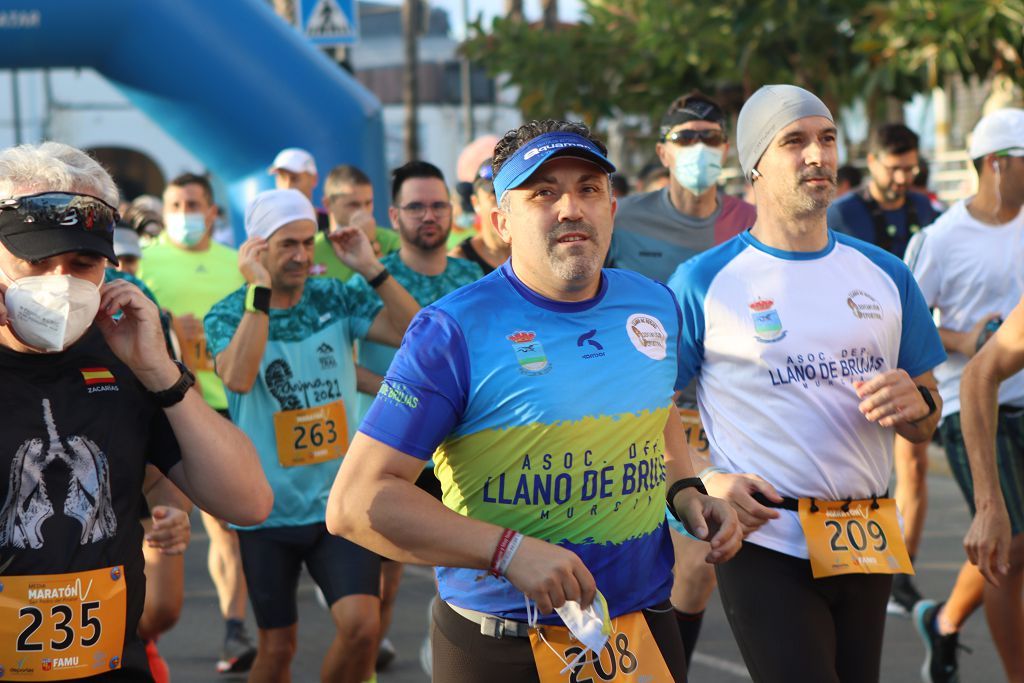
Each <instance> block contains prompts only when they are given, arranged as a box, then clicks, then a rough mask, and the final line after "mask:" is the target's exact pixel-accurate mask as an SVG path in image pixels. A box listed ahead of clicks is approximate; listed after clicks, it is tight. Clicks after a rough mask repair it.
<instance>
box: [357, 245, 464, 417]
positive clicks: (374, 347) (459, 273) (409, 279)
mask: <svg viewBox="0 0 1024 683" xmlns="http://www.w3.org/2000/svg"><path fill="white" fill-rule="evenodd" d="M380 262H381V263H383V264H384V267H385V268H387V269H388V270H389V271H390V272H391V276H392V277H394V278H395V280H396V281H397V282H398V284H400V285H402V286H403V287H405V289H406V291H407V292H409V294H410V295H412V298H413V299H416V303H418V304H419V305H420V306H428V305H430V304H432V303H434V302H435V301H437V300H438V299H440V298H441V297H443V296H445V295H447V294H451V293H452V292H454V291H455V290H456V289H458V288H459V287H463V286H465V285H468V284H470V283H473V282H476V281H477V280H479V279H480V278H482V277H483V276H484V273H483V271H482V270H480V266H478V265H477V264H475V263H473V262H472V261H467V260H465V259H461V258H453V257H451V256H449V257H448V265H447V266H446V267H445V270H444V272H443V273H441V274H440V275H423V274H422V273H418V272H416V271H415V270H413V269H412V268H410V267H409V266H407V265H405V262H404V261H403V260H402V257H401V255H400V254H398V253H397V252H396V253H394V254H388V255H387V256H385V257H384V258H382V259H381V260H380ZM348 284H349V287H350V288H351V289H352V290H353V291H356V292H359V293H360V294H362V295H363V296H365V297H368V298H371V299H373V300H376V301H380V298H379V297H378V296H377V293H376V292H375V291H374V290H373V288H372V287H370V285H369V284H367V282H366V280H365V279H364V278H363V276H362V275H359V276H357V277H354V278H352V280H351V282H349V283H348ZM397 351H398V349H396V348H395V347H393V346H387V345H385V344H377V343H375V342H371V341H360V342H359V355H358V363H359V365H361V366H363V367H364V368H367V369H368V370H371V371H372V372H375V373H377V374H378V375H381V376H383V375H385V374H386V373H387V371H388V366H390V365H391V361H392V359H393V358H394V357H395V353H396V352H397ZM374 398H375V397H374V396H370V395H369V394H363V393H360V394H359V421H362V419H363V417H365V416H366V411H368V410H369V409H370V405H371V404H372V403H373V399H374Z"/></svg>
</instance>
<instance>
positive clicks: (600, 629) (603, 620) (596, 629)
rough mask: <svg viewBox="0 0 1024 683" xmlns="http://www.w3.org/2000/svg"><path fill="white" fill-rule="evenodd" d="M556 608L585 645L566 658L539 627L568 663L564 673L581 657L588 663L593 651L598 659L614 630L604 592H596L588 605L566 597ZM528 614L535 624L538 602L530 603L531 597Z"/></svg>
mask: <svg viewBox="0 0 1024 683" xmlns="http://www.w3.org/2000/svg"><path fill="white" fill-rule="evenodd" d="M555 612H557V613H558V616H559V617H561V619H562V622H563V623H564V624H565V625H566V626H567V627H568V628H569V632H570V633H571V634H572V635H573V637H574V638H576V640H578V641H579V642H580V643H582V644H583V647H584V650H583V652H581V653H579V654H578V655H576V657H575V659H573V660H572V661H566V660H565V658H564V657H562V655H560V654H559V653H558V651H557V650H555V648H553V647H551V645H550V644H549V643H548V642H547V640H544V634H543V632H542V631H538V634H539V635H540V639H541V640H543V641H544V644H545V645H547V646H548V648H550V649H551V651H552V652H554V653H555V656H556V657H558V659H560V660H561V661H562V663H563V664H565V668H564V669H562V671H561V673H563V674H564V673H565V672H567V671H569V670H570V669H571V668H573V667H574V666H576V664H577V663H579V662H580V661H581V660H582V662H583V663H586V662H587V661H588V659H587V655H588V654H589V653H591V652H593V653H594V658H595V659H596V658H597V657H599V656H600V653H601V648H603V647H604V644H605V643H607V642H608V638H609V637H611V634H612V622H611V618H610V617H609V616H608V603H607V602H606V601H605V599H604V596H603V595H601V591H598V592H597V597H595V598H594V602H592V603H591V604H590V607H588V608H587V609H583V608H581V607H580V603H578V602H575V601H572V600H567V601H566V602H565V604H563V605H562V606H561V607H556V608H555ZM526 615H527V616H526V619H527V622H528V623H529V625H530V626H531V627H533V628H536V627H537V617H538V613H537V608H536V606H534V607H531V606H530V599H529V598H526Z"/></svg>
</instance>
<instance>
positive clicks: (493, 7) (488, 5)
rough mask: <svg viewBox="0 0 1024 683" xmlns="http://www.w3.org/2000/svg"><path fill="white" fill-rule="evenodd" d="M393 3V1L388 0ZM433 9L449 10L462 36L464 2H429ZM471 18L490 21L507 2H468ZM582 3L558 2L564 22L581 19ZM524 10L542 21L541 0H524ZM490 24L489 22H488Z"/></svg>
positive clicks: (576, 0)
mask: <svg viewBox="0 0 1024 683" xmlns="http://www.w3.org/2000/svg"><path fill="white" fill-rule="evenodd" d="M387 1H388V2H391V1H393V0H387ZM427 1H428V2H429V3H430V6H431V7H438V8H442V9H445V10H448V20H449V22H451V26H452V32H453V33H454V34H455V37H456V38H459V37H461V36H462V24H463V18H462V3H463V0H427ZM468 4H469V16H470V18H475V17H476V16H477V15H478V14H481V13H482V14H483V15H484V17H485V19H487V20H489V19H490V18H491V17H494V16H495V15H500V14H501V13H502V12H504V11H505V0H468ZM581 7H582V3H581V2H580V0H558V16H559V17H560V18H561V19H562V20H563V21H576V20H577V19H579V18H580V12H581ZM523 10H524V11H525V12H526V18H527V19H540V0H523ZM487 23H489V21H488V22H487Z"/></svg>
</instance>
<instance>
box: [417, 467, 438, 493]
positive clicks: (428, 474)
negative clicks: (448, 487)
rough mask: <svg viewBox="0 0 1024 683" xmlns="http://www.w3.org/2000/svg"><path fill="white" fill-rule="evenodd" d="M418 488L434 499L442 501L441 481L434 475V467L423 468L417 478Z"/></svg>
mask: <svg viewBox="0 0 1024 683" xmlns="http://www.w3.org/2000/svg"><path fill="white" fill-rule="evenodd" d="M416 486H419V487H420V488H421V489H423V490H424V491H426V492H427V493H429V494H430V495H432V496H433V497H434V498H437V499H438V500H441V480H440V479H438V478H437V475H436V474H434V468H433V467H424V468H423V471H422V472H420V476H418V477H416Z"/></svg>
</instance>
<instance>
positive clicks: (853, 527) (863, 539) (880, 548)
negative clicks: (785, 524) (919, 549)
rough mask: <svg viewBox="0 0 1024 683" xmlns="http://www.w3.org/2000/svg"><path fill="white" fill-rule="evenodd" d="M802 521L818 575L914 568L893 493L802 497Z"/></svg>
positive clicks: (908, 571)
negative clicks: (839, 497) (865, 496)
mask: <svg viewBox="0 0 1024 683" xmlns="http://www.w3.org/2000/svg"><path fill="white" fill-rule="evenodd" d="M798 512H799V514H800V524H802V525H803V528H804V537H805V538H806V539H807V552H808V554H809V555H810V559H811V571H812V572H813V573H814V578H816V579H819V578H822V577H825V576H838V575H839V574H913V573H914V567H913V565H911V563H910V556H909V555H908V554H907V546H906V545H905V544H904V543H903V533H902V532H901V531H900V525H899V520H898V519H897V516H896V501H894V500H893V499H892V498H879V499H877V500H875V499H866V500H853V501H850V502H849V503H847V502H846V501H841V500H840V501H827V502H822V501H817V500H815V501H812V500H811V499H809V498H801V499H800V505H799V510H798Z"/></svg>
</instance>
